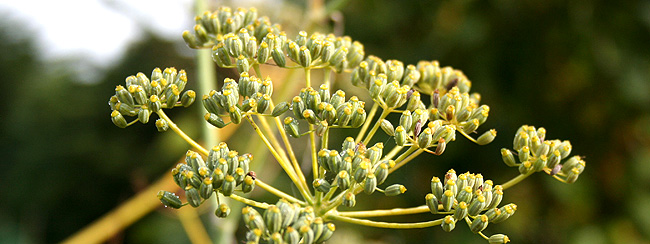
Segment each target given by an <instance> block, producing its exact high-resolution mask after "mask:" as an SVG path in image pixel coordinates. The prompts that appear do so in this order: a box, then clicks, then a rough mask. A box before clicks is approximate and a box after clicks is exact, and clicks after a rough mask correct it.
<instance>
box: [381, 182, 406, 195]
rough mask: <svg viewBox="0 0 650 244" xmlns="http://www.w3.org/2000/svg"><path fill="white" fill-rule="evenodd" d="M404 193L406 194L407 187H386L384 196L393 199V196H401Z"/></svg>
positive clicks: (395, 185)
mask: <svg viewBox="0 0 650 244" xmlns="http://www.w3.org/2000/svg"><path fill="white" fill-rule="evenodd" d="M404 192H406V187H404V186H403V185H400V184H394V185H390V186H388V187H386V190H384V195H386V196H388V197H392V196H397V195H400V194H402V193H404Z"/></svg>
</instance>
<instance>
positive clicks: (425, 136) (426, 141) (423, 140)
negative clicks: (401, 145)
mask: <svg viewBox="0 0 650 244" xmlns="http://www.w3.org/2000/svg"><path fill="white" fill-rule="evenodd" d="M431 141H432V135H431V129H429V128H425V129H424V131H422V133H420V135H419V136H418V147H420V148H427V147H429V146H430V145H431Z"/></svg>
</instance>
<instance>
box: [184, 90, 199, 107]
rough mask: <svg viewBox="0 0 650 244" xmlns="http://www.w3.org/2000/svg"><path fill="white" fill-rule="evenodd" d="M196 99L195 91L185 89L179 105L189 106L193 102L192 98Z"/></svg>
mask: <svg viewBox="0 0 650 244" xmlns="http://www.w3.org/2000/svg"><path fill="white" fill-rule="evenodd" d="M195 99H196V92H194V91H192V90H187V91H186V92H185V93H183V96H182V97H181V105H183V107H186V108H187V107H189V106H190V105H192V103H194V100H195Z"/></svg>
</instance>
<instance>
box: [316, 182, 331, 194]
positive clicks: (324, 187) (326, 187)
mask: <svg viewBox="0 0 650 244" xmlns="http://www.w3.org/2000/svg"><path fill="white" fill-rule="evenodd" d="M312 185H313V186H314V189H316V190H317V191H319V192H323V193H327V192H329V191H330V188H331V185H330V183H329V182H327V181H326V180H325V179H315V180H314V182H313V183H312Z"/></svg>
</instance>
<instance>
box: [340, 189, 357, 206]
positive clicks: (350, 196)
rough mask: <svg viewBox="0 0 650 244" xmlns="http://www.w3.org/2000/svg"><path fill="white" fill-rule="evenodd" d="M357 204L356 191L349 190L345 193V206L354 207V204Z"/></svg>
mask: <svg viewBox="0 0 650 244" xmlns="http://www.w3.org/2000/svg"><path fill="white" fill-rule="evenodd" d="M356 204H357V200H356V196H355V195H354V193H352V192H350V191H348V192H346V193H345V195H343V206H346V207H349V208H351V207H354V205H356Z"/></svg>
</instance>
